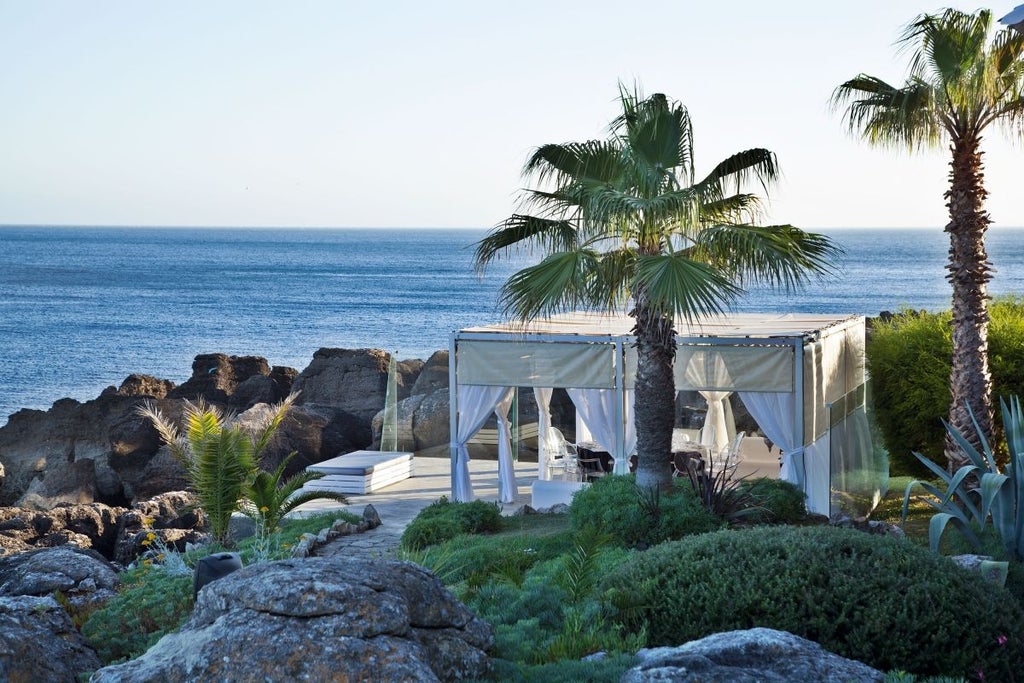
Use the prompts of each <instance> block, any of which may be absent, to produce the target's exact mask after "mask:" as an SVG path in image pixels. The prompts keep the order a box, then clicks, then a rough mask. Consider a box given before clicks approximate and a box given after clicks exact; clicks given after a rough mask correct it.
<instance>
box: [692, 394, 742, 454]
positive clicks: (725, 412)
mask: <svg viewBox="0 0 1024 683" xmlns="http://www.w3.org/2000/svg"><path fill="white" fill-rule="evenodd" d="M699 393H700V395H701V396H703V397H704V398H705V400H707V402H708V414H707V416H706V417H705V418H704V426H703V427H702V428H701V430H700V442H701V444H702V445H704V446H709V447H710V448H711V449H712V453H714V454H715V455H718V454H719V453H723V452H725V451H726V450H728V448H729V445H730V444H731V443H732V440H733V439H735V438H736V422H735V420H734V419H733V417H732V405H731V404H730V403H729V396H730V395H731V394H732V392H731V391H701V392H699Z"/></svg>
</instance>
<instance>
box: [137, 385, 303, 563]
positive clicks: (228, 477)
mask: <svg viewBox="0 0 1024 683" xmlns="http://www.w3.org/2000/svg"><path fill="white" fill-rule="evenodd" d="M297 397H298V394H291V395H289V396H288V397H287V398H286V399H285V400H284V401H282V402H281V403H279V404H278V405H277V406H274V407H273V409H272V410H271V411H270V412H269V413H268V414H267V415H266V416H265V417H264V418H263V419H261V420H260V421H259V424H258V425H256V426H255V427H254V428H252V429H247V428H244V427H242V426H240V425H237V424H231V423H230V421H231V416H230V415H226V414H225V413H224V412H223V411H221V410H220V409H219V408H217V407H216V406H210V405H207V404H206V403H204V402H203V401H202V400H200V401H199V402H198V403H191V402H189V401H185V402H184V404H185V412H184V415H183V416H182V426H183V428H184V433H182V432H181V431H179V430H178V427H177V425H176V424H175V423H174V422H172V421H171V420H170V419H168V418H167V417H165V416H164V415H163V413H162V412H161V411H160V410H159V409H158V408H156V407H155V406H154V405H152V404H150V403H145V404H143V405H142V406H140V407H139V409H138V413H139V415H141V416H143V417H146V418H148V419H149V420H150V421H151V422H152V423H153V427H154V428H155V429H156V431H157V433H158V434H159V435H160V438H161V440H162V441H163V442H164V443H165V444H167V447H168V448H169V449H170V451H171V454H172V455H174V457H175V459H177V460H178V462H180V463H181V464H182V465H183V466H184V467H185V472H186V474H187V475H188V478H189V482H190V483H191V485H192V489H193V490H194V491H195V494H196V498H197V499H198V501H199V507H201V508H202V509H203V511H204V512H205V513H206V515H207V516H208V517H209V518H210V533H211V534H212V535H213V537H214V539H215V540H216V541H217V542H219V543H221V544H222V545H225V546H226V545H229V544H230V536H229V531H230V524H231V514H232V513H233V512H235V511H236V510H238V509H239V504H240V502H241V501H242V499H243V498H244V496H245V495H246V493H247V491H248V487H249V484H250V482H251V481H252V479H253V477H255V476H256V474H257V472H258V462H259V457H260V455H261V454H262V452H263V450H264V449H265V448H266V447H267V446H268V445H269V444H270V441H271V439H273V437H274V434H275V433H276V432H277V429H278V427H280V426H281V422H282V421H283V420H284V417H285V413H287V411H288V409H289V408H291V406H292V404H293V403H294V402H295V399H296V398H297Z"/></svg>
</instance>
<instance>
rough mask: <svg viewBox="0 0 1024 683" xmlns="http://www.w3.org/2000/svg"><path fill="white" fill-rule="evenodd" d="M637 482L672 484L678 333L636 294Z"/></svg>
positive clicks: (649, 485)
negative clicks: (674, 370)
mask: <svg viewBox="0 0 1024 683" xmlns="http://www.w3.org/2000/svg"><path fill="white" fill-rule="evenodd" d="M636 298H637V304H636V306H635V307H634V308H633V310H632V311H631V315H632V316H633V318H634V319H635V320H636V326H635V327H634V328H633V332H634V333H635V334H636V349H637V368H636V385H635V390H636V403H635V407H634V411H635V420H636V453H637V467H636V483H637V485H638V486H640V487H643V488H647V489H661V490H668V489H670V488H672V467H671V457H672V428H673V427H674V426H675V415H676V386H675V377H674V375H673V365H674V364H675V356H676V337H675V330H674V329H673V327H672V321H671V320H669V319H668V318H666V317H664V316H662V315H659V314H657V313H655V312H654V311H653V310H651V308H650V307H649V306H647V305H646V303H644V301H643V294H642V292H638V293H637V295H636Z"/></svg>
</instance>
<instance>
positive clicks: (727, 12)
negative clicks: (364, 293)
mask: <svg viewBox="0 0 1024 683" xmlns="http://www.w3.org/2000/svg"><path fill="white" fill-rule="evenodd" d="M1014 4H1016V0H1005V2H1004V3H1003V4H1002V5H1000V6H994V7H992V10H993V12H994V14H995V15H996V17H999V16H1002V15H1003V14H1005V13H1007V12H1009V11H1010V10H1011V9H1012V8H1013V6H1014ZM945 6H953V7H957V8H959V9H964V10H974V9H976V7H977V5H975V4H971V3H959V2H952V3H945V4H930V3H922V2H918V1H915V0H859V1H857V2H853V1H846V2H833V1H831V0H775V1H774V2H765V1H763V0H757V1H755V0H732V1H731V2H712V1H709V0H697V1H693V0H665V1H653V0H633V1H632V2H623V0H585V1H583V0H580V1H576V0H573V1H571V2H558V1H557V0H547V1H535V0H517V1H516V2H501V3H498V2H480V1H479V0H476V1H475V2H468V1H467V2H461V1H448V0H435V1H434V2H423V0H416V1H408V2H407V1H405V0H391V1H389V2H351V1H348V0H324V1H314V0H306V1H303V0H296V1H295V2H284V1H281V0H274V1H273V2H264V1H255V0H244V1H233V0H218V1H215V2H206V1H203V2H199V1H192V0H175V1H174V2H137V1H132V2H127V1H113V0H112V1H110V2H100V3H91V2H82V1H81V0H68V1H64V2H59V1H50V0H31V1H25V0H0V102H2V105H0V224H10V223H32V224H111V225H193V226H205V225H210V226H218V225H238V226H338V227H404V226H407V227H475V228H480V227H489V226H492V225H493V224H495V223H497V222H498V221H499V220H501V219H502V218H504V217H505V216H507V215H508V214H509V213H510V212H511V211H512V210H513V208H514V200H515V197H516V191H517V189H518V188H520V187H521V185H522V183H521V180H520V176H519V171H520V169H521V167H522V164H523V162H524V160H525V159H526V156H527V154H528V153H529V152H530V150H531V149H533V148H534V147H536V146H538V145H540V144H543V143H548V142H566V141H570V140H584V139H589V138H594V137H603V136H604V134H605V126H606V125H607V123H608V122H609V121H610V120H611V119H612V118H613V117H614V116H615V114H616V101H615V97H616V93H617V83H618V82H619V81H620V80H621V81H625V82H627V83H632V82H634V81H636V82H639V83H640V84H641V85H642V86H643V88H644V90H645V91H646V92H647V93H651V92H656V91H658V92H664V93H666V94H668V95H669V96H670V97H673V98H675V99H679V100H681V101H682V102H684V103H685V104H686V105H687V106H688V107H689V109H690V113H691V116H692V118H693V121H694V128H695V138H696V155H697V156H696V159H697V171H698V173H702V172H706V171H707V170H709V169H710V168H711V166H712V165H713V164H714V163H716V162H718V161H719V160H721V159H722V158H724V157H725V156H727V155H729V154H731V153H733V152H737V151H740V150H742V149H746V148H749V147H755V146H757V147H767V148H769V149H771V150H773V151H774V152H776V154H777V155H778V157H779V160H780V163H781V166H782V170H783V173H784V175H785V177H784V179H783V182H782V184H781V186H780V187H779V188H778V190H777V191H776V192H775V193H774V195H773V198H772V203H771V215H770V218H771V220H773V221H775V222H788V223H793V224H796V225H799V226H800V227H805V228H826V227H860V226H864V227H918V226H922V227H936V226H941V225H944V224H945V222H946V214H945V206H944V199H943V197H942V195H943V192H944V191H945V188H946V182H947V180H946V175H947V170H948V167H947V165H946V164H947V154H946V153H945V152H944V151H935V152H930V153H927V154H923V155H919V156H916V157H912V156H910V155H908V154H906V153H900V152H896V151H887V150H881V149H873V148H869V147H868V146H867V145H866V144H865V143H862V142H860V141H858V140H856V139H854V138H852V137H851V136H850V135H849V134H848V133H847V132H846V131H845V129H844V126H843V123H842V120H841V116H840V114H839V113H835V112H831V111H830V110H829V106H828V100H829V97H830V95H831V93H832V91H833V89H834V88H835V86H836V85H838V84H839V83H841V82H842V81H844V80H846V79H848V78H850V77H852V76H854V75H856V74H857V73H858V72H861V71H863V72H867V73H870V74H872V75H876V76H880V77H882V78H885V79H886V80H889V81H890V82H902V80H903V77H904V75H905V69H906V60H905V57H903V56H901V55H898V54H897V52H896V49H895V47H894V43H895V41H896V39H897V38H898V36H899V34H900V31H901V29H902V27H903V26H905V25H906V23H907V22H909V21H910V20H911V19H913V18H914V17H915V16H917V15H918V14H920V13H922V12H934V11H937V10H939V9H941V8H942V7H945ZM985 149H986V157H985V158H986V160H987V167H986V170H987V173H986V182H987V187H988V189H989V192H990V197H989V201H988V205H987V206H988V209H989V211H990V213H991V214H992V218H993V220H994V222H995V225H996V226H997V227H998V226H1021V225H1024V203H1022V202H1020V201H1019V198H1020V188H1021V183H1020V178H1021V175H1022V174H1021V169H1024V147H1022V145H1021V144H1020V142H1018V141H1011V140H1010V139H1008V137H1007V136H1006V135H1005V134H1004V133H1002V132H1000V131H996V130H993V131H992V132H991V133H990V134H989V135H988V136H987V138H986V140H985Z"/></svg>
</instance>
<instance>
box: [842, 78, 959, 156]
mask: <svg viewBox="0 0 1024 683" xmlns="http://www.w3.org/2000/svg"><path fill="white" fill-rule="evenodd" d="M847 103H848V104H849V106H848V107H847V110H846V113H845V119H846V123H847V126H848V128H849V129H850V131H851V132H853V133H859V134H861V135H863V136H864V138H865V139H867V140H868V142H870V143H871V144H878V145H893V146H903V147H907V148H908V149H915V148H917V147H921V146H929V145H934V144H937V143H938V142H939V140H940V139H941V134H942V131H943V127H942V125H941V123H942V121H941V117H939V116H936V115H935V113H934V112H935V108H936V106H937V103H936V93H935V90H934V89H933V88H932V86H931V85H930V84H928V83H927V82H925V81H923V80H920V79H911V80H909V81H908V82H907V84H906V85H905V86H903V87H902V88H896V87H894V86H891V85H889V84H888V83H886V82H885V81H883V80H881V79H879V78H875V77H874V76H868V75H866V74H861V75H859V76H857V77H855V78H853V79H850V80H849V81H846V82H845V83H843V84H842V85H840V86H839V87H838V88H836V90H835V92H834V93H833V95H832V106H833V107H835V108H838V107H840V106H842V105H844V104H847Z"/></svg>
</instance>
